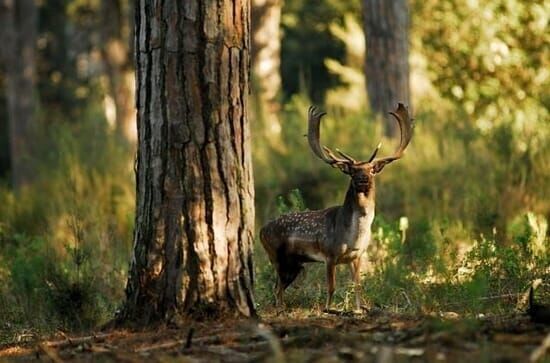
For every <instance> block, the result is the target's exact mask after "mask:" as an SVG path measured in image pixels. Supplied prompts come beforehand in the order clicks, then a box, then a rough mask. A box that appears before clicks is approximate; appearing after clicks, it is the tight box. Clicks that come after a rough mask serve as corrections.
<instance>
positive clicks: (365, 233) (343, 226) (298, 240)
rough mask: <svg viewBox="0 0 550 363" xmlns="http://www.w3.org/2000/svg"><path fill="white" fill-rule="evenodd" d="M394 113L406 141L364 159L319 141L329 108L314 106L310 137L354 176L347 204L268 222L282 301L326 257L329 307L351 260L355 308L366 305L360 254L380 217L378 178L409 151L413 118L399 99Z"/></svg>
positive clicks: (318, 150)
mask: <svg viewBox="0 0 550 363" xmlns="http://www.w3.org/2000/svg"><path fill="white" fill-rule="evenodd" d="M390 114H391V115H392V116H393V117H394V118H395V119H396V120H397V122H398V123H399V128H400V131H401V140H400V142H399V146H398V148H397V150H396V151H395V153H394V154H393V155H392V156H388V157H385V158H376V154H377V153H378V150H379V149H380V144H378V146H377V147H376V149H375V150H374V152H373V153H372V155H371V157H370V158H369V159H368V160H366V161H358V160H355V159H354V158H352V157H351V156H349V155H347V154H345V153H344V152H342V151H340V150H338V149H336V152H337V154H338V155H336V154H335V153H334V152H332V151H331V150H330V149H329V148H327V147H324V146H323V147H321V145H320V143H319V136H320V132H319V123H320V121H321V117H323V116H324V115H325V113H324V112H319V111H317V109H316V108H315V107H313V106H312V107H310V108H309V114H308V116H309V117H308V135H307V137H308V142H309V145H310V147H311V150H312V151H313V153H314V154H315V155H317V156H318V157H319V158H320V159H321V160H323V161H324V162H325V163H327V164H329V165H330V166H332V167H336V168H338V169H340V171H342V172H343V173H344V174H347V175H349V176H350V178H351V181H350V184H349V187H348V191H347V193H346V197H345V200H344V204H343V205H341V206H336V207H331V208H327V209H323V210H319V211H307V212H301V213H289V214H285V215H282V216H281V217H279V218H278V219H276V220H274V221H271V222H269V223H268V224H266V225H265V226H264V227H263V228H262V229H261V231H260V239H261V241H262V245H263V246H264V248H265V250H266V251H267V254H268V255H269V259H270V261H271V263H272V264H273V266H274V267H275V269H276V271H277V275H278V279H277V284H276V287H275V290H276V291H275V299H276V304H277V306H281V305H282V303H283V292H284V290H285V289H286V288H287V287H288V286H289V285H290V284H291V283H292V281H294V279H295V278H296V276H297V275H298V274H299V273H300V272H301V270H302V269H303V268H304V267H303V264H304V263H306V262H325V264H326V274H327V275H326V277H327V291H328V296H327V301H326V309H327V310H328V309H329V308H330V305H331V301H332V295H333V294H334V289H335V284H336V281H335V273H336V265H338V264H343V263H348V264H349V265H350V268H351V273H352V275H353V280H354V285H355V286H354V290H355V307H356V309H357V310H359V309H360V285H359V283H360V273H361V271H360V267H361V266H360V257H361V255H362V254H363V252H365V250H366V249H367V247H368V245H369V242H370V238H371V225H372V221H373V219H374V204H375V200H374V199H375V188H374V177H375V175H376V174H378V173H380V172H381V171H382V169H383V168H384V167H385V166H386V165H387V164H389V163H391V162H392V161H395V160H397V159H400V158H401V157H402V156H403V153H404V151H405V148H406V147H407V145H408V144H409V142H410V140H411V137H412V131H413V120H412V119H411V118H410V117H409V113H408V110H407V108H406V107H405V106H404V105H403V104H402V103H399V105H398V107H397V109H396V110H395V111H394V112H390Z"/></svg>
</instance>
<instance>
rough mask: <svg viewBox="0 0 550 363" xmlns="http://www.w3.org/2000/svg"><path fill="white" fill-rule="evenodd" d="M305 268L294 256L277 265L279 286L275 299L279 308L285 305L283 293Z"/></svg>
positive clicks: (276, 288)
mask: <svg viewBox="0 0 550 363" xmlns="http://www.w3.org/2000/svg"><path fill="white" fill-rule="evenodd" d="M303 269H304V266H303V265H302V263H300V262H299V261H297V260H296V259H295V258H293V257H292V256H286V257H285V258H284V259H281V260H279V263H278V264H277V285H276V287H275V298H276V304H277V306H281V305H282V303H283V292H284V291H285V290H286V288H287V287H288V286H289V285H290V284H291V283H292V282H293V281H294V280H295V279H296V277H297V276H298V275H299V274H300V272H302V270H303Z"/></svg>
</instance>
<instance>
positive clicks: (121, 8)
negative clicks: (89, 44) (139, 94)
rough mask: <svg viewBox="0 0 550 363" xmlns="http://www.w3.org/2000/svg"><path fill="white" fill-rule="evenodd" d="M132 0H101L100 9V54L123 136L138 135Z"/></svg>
mask: <svg viewBox="0 0 550 363" xmlns="http://www.w3.org/2000/svg"><path fill="white" fill-rule="evenodd" d="M132 5H133V1H123V0H103V1H102V2H101V11H100V19H101V24H100V27H99V28H100V29H101V45H100V47H101V55H102V58H103V63H104V66H105V74H106V80H107V85H108V87H107V88H108V93H109V96H110V99H111V100H112V101H113V103H114V107H115V127H116V131H117V133H118V134H119V135H120V136H122V137H123V138H124V139H126V140H128V141H129V142H131V143H134V142H135V141H136V138H137V130H136V125H135V122H136V117H135V109H134V103H135V102H134V97H135V85H134V83H135V77H134V69H133V67H132V53H131V52H132V49H131V45H132V43H133V40H134V39H133V37H132V36H130V35H131V34H133V31H132V30H131V28H132V24H131V11H130V9H132Z"/></svg>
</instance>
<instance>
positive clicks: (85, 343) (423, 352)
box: [0, 310, 550, 363]
mask: <svg viewBox="0 0 550 363" xmlns="http://www.w3.org/2000/svg"><path fill="white" fill-rule="evenodd" d="M22 340H23V341H21V342H19V343H17V344H11V345H8V346H3V347H2V346H0V362H3V361H16V362H17V361H36V360H39V361H53V362H56V363H57V362H115V361H117V362H118V361H123V362H216V361H223V362H257V361H260V362H318V361H323V362H348V361H358V362H377V363H378V362H379V363H392V362H529V361H532V362H534V361H537V362H550V326H547V325H546V326H543V325H537V324H533V323H532V322H531V321H530V320H529V319H528V317H526V316H524V315H518V314H515V315H501V316H484V317H479V318H475V319H472V318H470V319H465V318H461V317H460V316H458V315H457V314H455V313H446V314H443V316H438V317H432V316H421V315H418V316H411V315H403V314H393V313H389V312H377V313H374V312H370V313H368V314H362V315H354V314H351V313H349V314H348V313H330V314H328V313H321V312H318V313H311V312H304V311H294V310H293V311H289V312H285V313H282V314H275V313H266V314H263V315H262V318H261V319H260V320H259V321H252V320H223V321H217V322H188V323H186V324H182V326H181V327H179V328H175V327H174V328H169V327H163V328H157V329H149V330H141V331H131V330H111V331H103V332H97V333H95V334H92V335H87V336H71V337H69V336H67V335H66V334H63V333H58V334H57V335H54V336H52V337H50V338H49V339H47V340H43V341H36V340H32V339H31V341H26V342H25V341H24V338H23V339H22Z"/></svg>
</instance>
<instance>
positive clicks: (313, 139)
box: [307, 106, 355, 166]
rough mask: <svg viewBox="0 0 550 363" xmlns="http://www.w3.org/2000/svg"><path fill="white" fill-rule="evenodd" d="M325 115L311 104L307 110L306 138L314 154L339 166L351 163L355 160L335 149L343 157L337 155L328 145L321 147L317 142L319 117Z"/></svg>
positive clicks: (328, 162) (330, 163) (332, 164)
mask: <svg viewBox="0 0 550 363" xmlns="http://www.w3.org/2000/svg"><path fill="white" fill-rule="evenodd" d="M325 115H326V112H319V111H318V110H317V108H316V107H315V106H311V107H310V108H309V110H308V132H307V140H308V142H309V146H310V147H311V150H312V151H313V153H314V154H315V155H317V156H318V157H319V158H320V159H321V160H323V161H324V162H325V163H327V164H329V165H331V166H339V165H344V164H353V163H355V160H354V159H353V158H352V157H351V156H349V155H347V154H344V153H342V152H341V151H339V150H337V152H338V153H339V154H340V155H341V156H342V157H343V159H341V158H339V157H337V156H336V155H335V154H334V153H333V152H332V150H330V149H329V148H328V147H326V146H323V147H321V145H320V143H319V138H320V131H319V125H320V123H321V118H322V117H323V116H325Z"/></svg>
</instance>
